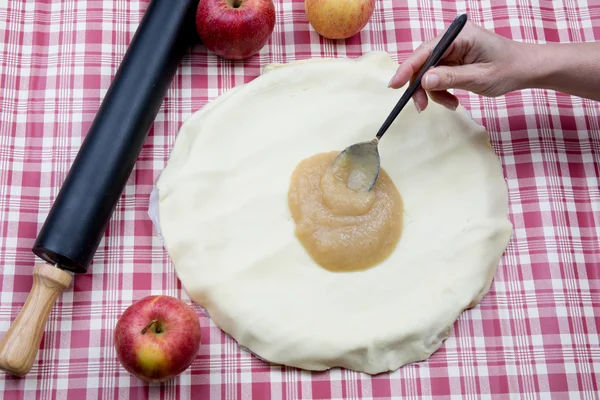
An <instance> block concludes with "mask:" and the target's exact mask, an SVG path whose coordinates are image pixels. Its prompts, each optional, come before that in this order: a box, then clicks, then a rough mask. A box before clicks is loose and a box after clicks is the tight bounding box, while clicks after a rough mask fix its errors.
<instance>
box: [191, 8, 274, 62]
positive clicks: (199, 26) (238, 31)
mask: <svg viewBox="0 0 600 400" xmlns="http://www.w3.org/2000/svg"><path fill="white" fill-rule="evenodd" d="M274 28H275V6H274V5H273V1H272V0H201V1H200V3H199V4H198V9H197V10H196V30H197V31H198V35H200V38H201V39H202V43H203V44H204V46H206V48H207V49H209V50H211V51H214V52H215V53H216V54H217V55H219V56H221V57H223V58H228V59H232V60H241V59H244V58H248V57H250V56H252V55H254V54H256V53H258V51H259V50H260V49H262V48H263V46H264V45H265V44H266V43H267V41H268V40H269V37H270V36H271V33H273V29H274Z"/></svg>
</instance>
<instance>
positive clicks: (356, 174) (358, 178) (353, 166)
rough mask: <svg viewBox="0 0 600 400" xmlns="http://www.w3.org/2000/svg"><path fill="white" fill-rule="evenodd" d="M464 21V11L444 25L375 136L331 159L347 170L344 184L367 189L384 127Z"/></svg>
mask: <svg viewBox="0 0 600 400" xmlns="http://www.w3.org/2000/svg"><path fill="white" fill-rule="evenodd" d="M466 22H467V14H462V15H459V16H458V17H456V19H455V20H454V21H453V22H452V24H451V25H450V26H449V27H448V30H447V31H446V33H444V36H442V38H441V39H440V41H439V43H438V44H437V45H436V46H435V48H434V49H433V51H432V52H431V55H430V56H429V58H428V59H427V61H426V62H425V64H424V65H423V68H422V69H421V71H420V72H419V74H418V75H417V78H416V79H415V81H414V82H413V83H412V84H411V85H410V86H409V87H408V88H407V89H406V91H405V92H404V94H403V95H402V97H401V98H400V100H399V101H398V103H397V104H396V106H395V107H394V109H393V110H392V112H391V113H390V115H389V116H388V117H387V119H386V120H385V121H384V123H383V125H382V126H381V128H379V131H378V132H377V135H376V136H375V139H373V140H371V141H369V142H359V143H356V144H353V145H352V146H349V147H347V148H346V149H344V151H342V152H341V153H340V154H338V156H337V157H336V158H335V159H334V160H333V163H332V165H331V167H332V170H333V171H334V173H335V171H338V170H343V171H349V172H347V173H346V174H344V175H347V176H348V181H347V183H346V186H348V187H349V188H350V189H352V190H355V191H359V192H361V191H363V192H368V191H369V190H371V188H372V187H373V185H375V182H376V181H377V177H378V176H379V169H380V159H379V150H378V148H377V145H378V144H379V140H380V139H381V137H382V136H383V134H384V133H385V132H386V131H387V130H388V128H389V127H390V125H391V124H392V122H394V120H395V119H396V117H397V116H398V114H400V111H402V109H403V108H404V106H405V105H406V104H407V103H408V101H409V100H410V99H411V97H412V96H413V95H414V94H415V91H416V90H417V89H418V88H419V86H420V85H421V79H422V78H423V75H424V74H425V72H427V71H428V70H429V69H431V68H432V67H435V66H436V65H437V63H438V62H439V61H440V59H441V58H442V56H443V55H444V53H445V52H446V50H448V48H449V47H450V45H451V44H452V42H453V41H454V39H456V37H457V36H458V34H459V33H460V31H461V30H462V28H463V27H464V26H465V24H466Z"/></svg>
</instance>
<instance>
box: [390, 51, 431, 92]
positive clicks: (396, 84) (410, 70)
mask: <svg viewBox="0 0 600 400" xmlns="http://www.w3.org/2000/svg"><path fill="white" fill-rule="evenodd" d="M433 46H435V43H434V44H431V42H427V43H424V44H422V45H421V46H419V47H418V48H417V50H415V51H414V53H412V54H411V55H410V56H409V57H408V58H407V59H406V60H404V62H403V63H402V64H400V66H399V67H398V70H396V73H395V74H394V76H393V77H392V79H391V80H390V83H389V85H388V86H389V87H391V88H394V89H399V88H401V87H402V86H404V85H405V84H406V83H407V82H408V81H409V80H410V79H411V78H412V77H413V76H415V75H416V74H417V73H418V72H419V70H420V69H421V67H422V66H423V64H425V61H427V57H429V54H431V49H432V48H433Z"/></svg>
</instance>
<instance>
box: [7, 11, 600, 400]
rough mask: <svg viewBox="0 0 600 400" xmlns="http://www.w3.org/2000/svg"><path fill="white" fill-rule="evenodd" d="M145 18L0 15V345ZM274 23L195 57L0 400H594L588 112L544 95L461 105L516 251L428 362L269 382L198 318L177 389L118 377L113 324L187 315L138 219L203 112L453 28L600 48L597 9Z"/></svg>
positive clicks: (266, 370) (391, 14)
mask: <svg viewBox="0 0 600 400" xmlns="http://www.w3.org/2000/svg"><path fill="white" fill-rule="evenodd" d="M147 5H148V1H146V0H144V1H135V0H133V1H131V0H79V1H76V0H53V1H51V0H4V1H0V284H1V293H0V334H3V333H4V332H5V331H6V330H7V329H8V327H9V325H10V322H11V321H12V320H13V319H14V318H15V317H16V315H17V313H18V312H19V310H20V309H21V306H22V305H23V303H24V301H25V299H26V297H27V294H28V292H29V289H30V287H31V284H32V269H33V265H34V262H35V261H36V259H35V257H34V255H33V254H32V252H31V250H30V249H31V246H32V244H33V241H34V239H35V237H36V234H37V232H38V231H39V229H40V227H41V224H42V223H43V221H44V219H45V217H46V215H47V213H48V211H49V209H50V207H51V205H52V203H53V200H54V198H55V196H56V194H57V193H58V190H59V188H60V185H61V183H62V181H63V180H64V178H65V176H66V174H67V172H68V170H69V167H70V165H71V163H72V161H73V159H74V157H75V155H76V153H77V151H78V149H79V146H80V144H81V142H82V138H83V137H84V136H85V134H86V132H87V130H88V128H89V126H90V124H91V122H92V120H93V118H94V116H95V114H96V111H97V109H98V107H99V105H100V102H101V101H102V98H103V96H104V94H105V93H106V90H107V89H108V87H109V84H110V82H111V79H112V77H113V75H114V73H115V72H116V69H117V67H118V66H119V63H120V61H121V58H122V57H123V55H124V53H125V51H126V49H127V46H128V43H129V42H130V40H131V38H132V35H133V33H134V32H135V29H136V27H137V25H138V23H139V20H140V18H141V17H142V15H143V12H144V11H145V9H146V7H147ZM275 8H276V14H277V23H276V26H275V31H274V32H273V35H272V39H271V40H270V42H269V44H268V45H267V46H266V47H264V49H263V50H262V51H261V52H260V54H259V55H257V56H255V57H253V58H251V59H250V60H247V61H245V62H241V63H232V62H229V61H226V60H223V59H219V58H217V57H216V56H215V55H214V54H211V53H209V52H208V51H206V50H205V49H204V48H203V47H202V46H198V47H196V48H194V49H193V50H192V51H191V53H190V54H189V55H188V56H186V58H185V59H184V61H183V65H182V66H181V68H180V69H179V70H178V72H177V75H176V77H175V79H174V81H173V83H172V86H171V88H170V90H169V92H168V94H167V98H166V99H165V101H164V104H163V106H162V108H161V110H160V112H159V114H158V116H157V118H156V122H155V124H154V126H153V128H152V130H151V132H150V135H149V137H148V140H147V142H146V144H145V146H144V148H143V150H142V152H141V155H140V157H139V160H138V162H137V164H136V166H135V169H134V171H133V173H132V175H131V178H130V179H129V182H128V184H127V187H126V188H125V191H124V193H123V195H122V197H121V200H120V202H119V204H118V206H117V208H116V211H115V214H114V216H113V218H112V220H111V222H110V226H109V228H108V231H107V234H106V236H105V238H104V239H103V241H102V243H101V244H100V247H99V249H98V252H97V254H96V257H95V259H94V263H93V264H92V266H91V267H90V270H89V271H88V273H87V274H84V275H77V276H76V277H75V279H74V283H73V284H72V286H71V287H70V288H68V289H67V290H66V291H65V292H64V294H63V295H62V296H61V297H60V298H59V301H58V303H57V304H56V306H55V307H54V309H53V311H52V313H51V315H50V319H49V321H48V325H47V327H46V331H45V336H44V338H43V342H42V346H41V349H40V351H39V353H38V356H37V359H36V361H35V364H34V366H33V369H32V370H31V372H30V373H29V374H28V375H27V376H26V377H24V378H21V379H19V378H15V377H13V376H10V375H6V374H4V373H1V375H0V398H2V399H5V400H11V399H57V400H60V399H84V398H89V399H142V398H152V399H159V398H161V399H162V398H164V399H180V398H181V399H186V398H197V399H209V398H210V399H227V400H229V399H252V400H256V399H359V398H360V399H390V398H407V399H598V398H599V397H600V395H599V394H598V393H599V391H600V383H599V381H600V344H599V343H600V339H599V330H600V190H599V186H600V104H599V103H597V102H592V101H588V100H582V99H580V98H576V97H571V96H567V95H564V94H557V93H555V92H548V91H543V90H525V91H522V92H518V93H511V94H509V95H507V96H504V97H500V98H496V99H488V98H481V97H479V96H476V95H472V94H467V93H460V96H461V99H462V101H463V104H464V105H465V107H466V108H467V109H468V111H469V112H470V114H471V115H472V117H473V118H474V119H475V120H476V121H477V122H479V123H480V124H483V125H484V126H485V127H486V128H487V129H488V130H489V132H490V137H491V140H492V144H493V147H494V149H495V150H496V151H497V153H498V155H499V156H500V157H501V162H502V165H503V169H504V174H505V177H506V183H507V185H508V189H509V200H510V210H509V211H510V219H511V221H512V222H513V224H514V235H513V237H512V240H511V242H510V245H509V246H508V249H507V251H506V254H505V255H504V257H503V258H502V261H501V263H500V265H499V267H498V271H497V273H496V275H495V280H494V283H493V285H492V287H491V290H490V292H489V294H488V295H487V296H486V297H485V298H484V299H483V301H482V302H481V304H480V305H479V306H477V307H475V308H474V309H472V310H469V311H467V312H465V313H464V314H463V315H462V316H461V317H460V319H459V320H458V321H457V323H456V324H455V326H454V330H453V331H452V334H451V336H450V338H449V339H448V340H447V341H446V342H445V344H444V345H443V347H442V348H441V349H440V350H439V351H438V352H437V353H435V354H434V355H433V356H432V357H431V358H430V359H429V360H428V361H425V362H422V363H417V364H413V365H409V366H405V367H403V368H401V369H400V370H398V371H396V372H394V373H389V374H381V375H378V376H369V375H366V374H361V373H356V372H352V371H348V370H343V369H334V370H332V371H328V372H324V373H323V372H320V373H312V372H307V371H301V370H298V369H294V368H286V367H279V366H269V365H267V364H265V363H263V362H262V361H260V360H258V359H256V358H254V357H253V356H251V355H249V354H248V353H247V352H244V351H242V350H240V348H239V347H238V345H237V344H236V342H235V341H233V340H232V339H230V338H229V337H228V336H226V335H225V334H223V333H222V332H221V331H220V329H218V328H217V327H216V326H215V325H214V324H213V323H212V322H211V321H210V320H209V319H207V318H206V317H204V316H203V317H202V318H201V323H202V326H203V328H202V334H203V336H204V340H203V344H202V345H201V348H200V352H199V354H198V356H197V358H196V360H195V361H194V363H193V364H192V366H191V368H190V369H188V370H187V371H185V372H184V373H183V374H181V375H180V376H179V377H177V378H176V379H175V380H172V381H170V382H168V383H165V384H162V385H160V384H152V385H149V384H146V383H144V382H141V381H139V380H137V379H136V378H133V377H132V376H130V375H129V374H128V373H127V372H126V371H125V370H124V369H123V368H122V367H121V366H120V364H119V362H118V360H117V358H116V356H115V351H114V348H113V340H112V334H113V327H114V326H115V323H116V321H117V319H118V317H119V316H120V314H121V313H122V312H123V311H124V310H125V308H127V307H128V306H129V305H130V304H131V303H132V302H133V301H135V300H137V299H140V298H142V297H144V296H146V295H150V294H159V293H162V294H167V295H171V296H176V297H178V298H181V299H184V300H185V301H187V302H189V303H191V301H190V299H189V297H188V296H187V294H186V293H185V291H184V290H182V287H181V284H180V282H179V281H178V280H177V278H176V275H175V273H174V269H173V267H172V265H171V263H170V261H169V259H168V257H167V254H166V252H165V250H164V249H163V246H162V245H161V243H160V241H159V239H158V238H157V236H156V234H155V233H154V232H153V229H152V224H151V221H150V219H149V218H148V216H147V209H148V201H149V194H150V191H151V189H152V186H153V183H154V181H155V179H156V178H157V177H158V174H159V173H160V171H161V170H162V169H163V168H164V166H165V164H166V161H167V159H168V155H169V151H170V149H171V146H172V145H173V142H174V140H175V137H176V134H177V132H178V130H179V127H180V125H181V124H182V122H183V120H184V118H186V117H187V116H189V115H190V114H191V113H193V112H194V111H196V110H198V109H200V108H201V107H203V106H204V105H205V104H206V103H207V102H208V101H209V100H212V99H214V98H215V97H217V96H218V95H219V94H221V93H222V92H223V91H225V90H228V89H230V88H232V87H233V86H236V85H240V84H242V83H244V82H248V81H250V80H252V79H253V78H255V77H256V76H257V75H258V74H259V71H260V70H261V68H262V67H263V66H264V65H265V64H268V63H271V62H288V61H293V60H297V59H305V58H309V57H322V56H326V57H356V56H360V55H361V54H363V53H365V52H367V51H370V50H385V51H388V52H390V53H391V54H392V55H393V56H394V57H395V58H397V59H398V60H403V59H404V58H405V57H407V55H408V54H410V53H411V52H412V51H413V49H414V48H415V47H416V46H418V45H419V44H420V43H421V42H422V41H423V40H426V39H429V38H431V37H433V36H435V35H436V34H438V33H440V32H441V31H443V30H444V28H445V27H446V26H448V24H449V23H450V22H451V21H452V19H453V18H454V17H455V16H456V15H457V13H461V12H468V14H469V17H470V19H471V20H472V21H474V22H476V23H478V24H480V25H483V26H484V27H486V28H488V29H491V30H494V31H496V32H497V33H499V34H502V35H505V36H507V37H511V38H513V39H515V40H521V41H529V42H557V41H559V42H582V41H594V40H600V1H599V0H564V1H547V0H535V1H525V0H498V1H496V0H487V1H478V0H462V1H449V0H443V1H439V0H423V1H417V0H377V2H376V9H375V12H374V14H373V17H372V19H371V21H370V23H369V24H368V25H367V27H366V28H365V29H364V30H363V31H362V32H361V33H360V34H359V35H357V36H356V37H354V38H352V39H350V40H347V41H341V42H333V41H328V40H324V39H323V38H321V37H319V36H318V35H317V34H316V33H315V32H314V30H312V28H311V27H310V26H309V24H308V22H307V20H306V17H305V14H304V5H303V1H302V0H275ZM598 73H600V66H599V70H598ZM194 307H196V309H197V310H198V311H199V309H198V307H197V306H196V305H194Z"/></svg>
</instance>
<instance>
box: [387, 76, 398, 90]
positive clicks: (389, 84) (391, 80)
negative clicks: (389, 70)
mask: <svg viewBox="0 0 600 400" xmlns="http://www.w3.org/2000/svg"><path fill="white" fill-rule="evenodd" d="M395 77H396V75H394V76H392V79H390V83H388V88H391V87H392V82H394V78H395Z"/></svg>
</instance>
